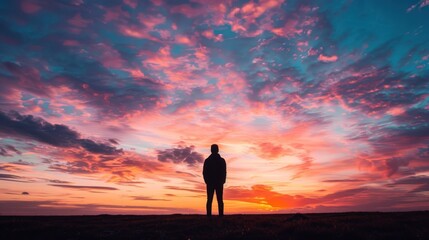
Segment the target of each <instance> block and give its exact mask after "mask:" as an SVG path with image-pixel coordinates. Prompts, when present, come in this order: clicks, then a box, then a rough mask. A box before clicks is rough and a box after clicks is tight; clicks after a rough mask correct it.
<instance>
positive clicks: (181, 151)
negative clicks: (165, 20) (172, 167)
mask: <svg viewBox="0 0 429 240" xmlns="http://www.w3.org/2000/svg"><path fill="white" fill-rule="evenodd" d="M194 148H195V147H194V146H192V145H191V146H186V145H185V146H182V145H181V144H179V145H178V146H177V147H176V148H170V149H165V150H158V151H157V155H158V160H159V161H161V162H173V163H187V164H188V165H189V166H195V165H196V164H198V163H202V162H203V161H204V157H203V155H202V154H201V153H198V152H195V151H194Z"/></svg>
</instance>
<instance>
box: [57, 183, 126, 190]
mask: <svg viewBox="0 0 429 240" xmlns="http://www.w3.org/2000/svg"><path fill="white" fill-rule="evenodd" d="M49 185H50V186H54V187H61V188H71V189H79V190H109V191H111V190H118V189H117V188H114V187H102V186H79V185H67V184H49Z"/></svg>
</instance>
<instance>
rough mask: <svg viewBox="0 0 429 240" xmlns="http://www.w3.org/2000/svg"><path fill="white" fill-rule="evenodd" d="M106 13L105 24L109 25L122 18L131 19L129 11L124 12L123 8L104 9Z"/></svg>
mask: <svg viewBox="0 0 429 240" xmlns="http://www.w3.org/2000/svg"><path fill="white" fill-rule="evenodd" d="M104 10H105V11H106V12H105V14H104V16H103V18H104V22H106V23H108V22H111V21H116V20H118V19H120V18H129V17H130V14H129V13H128V12H127V11H124V10H122V7H121V6H116V7H113V8H104Z"/></svg>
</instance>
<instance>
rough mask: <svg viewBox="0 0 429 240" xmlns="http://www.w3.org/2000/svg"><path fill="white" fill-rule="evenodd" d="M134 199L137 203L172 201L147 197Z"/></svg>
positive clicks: (134, 197)
mask: <svg viewBox="0 0 429 240" xmlns="http://www.w3.org/2000/svg"><path fill="white" fill-rule="evenodd" d="M132 198H133V199H134V200H137V201H170V200H168V199H163V198H152V197H145V196H133V197H132Z"/></svg>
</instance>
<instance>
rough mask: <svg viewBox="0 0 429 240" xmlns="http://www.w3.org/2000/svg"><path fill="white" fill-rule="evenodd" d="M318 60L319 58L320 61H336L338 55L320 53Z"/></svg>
mask: <svg viewBox="0 0 429 240" xmlns="http://www.w3.org/2000/svg"><path fill="white" fill-rule="evenodd" d="M317 60H319V61H320V62H336V61H337V60H338V56H337V55H332V56H326V55H323V54H320V55H319V57H318V58H317Z"/></svg>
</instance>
